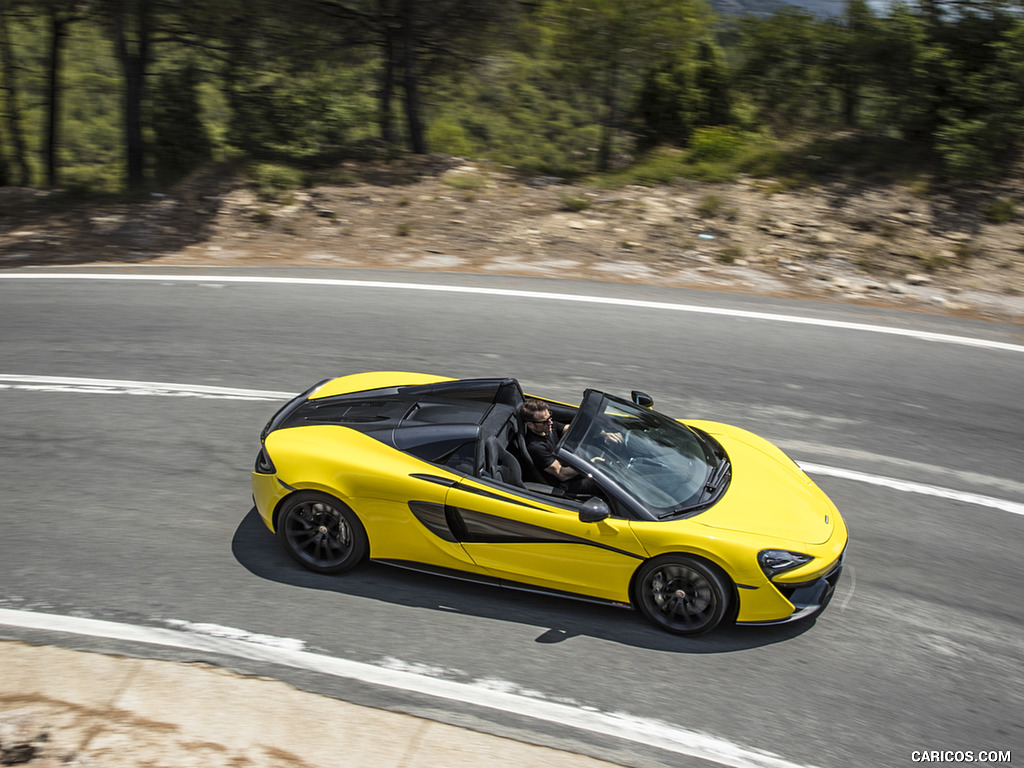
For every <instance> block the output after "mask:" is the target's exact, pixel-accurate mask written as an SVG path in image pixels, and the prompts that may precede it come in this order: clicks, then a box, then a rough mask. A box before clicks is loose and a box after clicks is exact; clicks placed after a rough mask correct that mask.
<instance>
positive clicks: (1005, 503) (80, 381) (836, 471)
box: [0, 374, 1024, 515]
mask: <svg viewBox="0 0 1024 768" xmlns="http://www.w3.org/2000/svg"><path fill="white" fill-rule="evenodd" d="M3 389H15V390H28V391H38V392H72V393H79V394H97V393H98V394H115V395H153V396H159V397H198V398H201V399H218V400H252V401H256V400H259V401H280V400H288V399H291V398H292V397H294V396H295V394H297V393H292V392H274V391H270V390H259V389H235V388H230V387H211V386H204V385H195V384H171V383H166V382H152V381H124V380H119V379H90V378H81V377H65V376H22V375H16V374H0V390H3ZM798 463H799V465H800V467H801V468H802V469H803V470H804V471H805V472H807V473H809V474H818V475H825V476H828V477H837V478H841V479H843V480H853V481H855V482H860V483H867V484H869V485H878V486H882V487H885V488H891V489H893V490H897V491H903V492H906V493H919V494H923V495H925V496H935V497H938V498H943V499H949V500H951V501H960V502H964V503H966V504H974V505H976V506H981V507H989V508H991V509H999V510H1003V511H1004V512H1010V513H1012V514H1015V515H1024V504H1021V503H1018V502H1014V501H1009V500H1007V499H1000V498H996V497H994V496H984V495H981V494H977V493H968V492H966V491H957V490H953V489H952V488H943V487H941V486H937V485H927V484H925V483H915V482H911V481H908V480H900V479H898V478H895V477H884V476H882V475H872V474H869V473H867V472H857V471H855V470H852V469H843V468H841V467H830V466H827V465H824V464H815V463H811V462H806V461H801V462H798Z"/></svg>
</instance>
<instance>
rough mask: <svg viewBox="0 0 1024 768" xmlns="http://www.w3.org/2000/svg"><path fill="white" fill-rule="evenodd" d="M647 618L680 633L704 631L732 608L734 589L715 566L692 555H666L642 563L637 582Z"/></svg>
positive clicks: (639, 606) (638, 600) (638, 599)
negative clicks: (731, 601)
mask: <svg viewBox="0 0 1024 768" xmlns="http://www.w3.org/2000/svg"><path fill="white" fill-rule="evenodd" d="M634 590H635V598H636V606H637V609H638V610H639V611H640V613H642V614H643V615H644V618H646V619H647V620H649V621H651V622H653V623H654V624H657V625H658V626H659V627H661V628H662V629H665V630H668V631H669V632H673V633H675V634H677V635H702V634H704V633H705V632H710V631H711V630H712V629H714V628H715V627H717V626H718V624H719V623H720V622H721V621H722V619H723V618H724V617H725V615H726V612H727V611H728V609H729V596H730V593H731V590H730V589H729V587H728V584H727V580H726V578H725V577H724V576H723V575H722V574H721V572H720V571H719V570H718V569H717V568H715V567H714V566H712V565H710V564H708V563H706V562H704V561H703V560H700V559H698V558H695V557H690V556H688V555H666V556H664V557H659V558H656V559H654V560H651V561H649V562H647V563H645V564H644V565H643V566H641V568H640V571H639V572H638V573H637V576H636V582H635V584H634Z"/></svg>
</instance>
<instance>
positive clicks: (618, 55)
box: [547, 0, 710, 170]
mask: <svg viewBox="0 0 1024 768" xmlns="http://www.w3.org/2000/svg"><path fill="white" fill-rule="evenodd" d="M547 12H548V16H549V22H548V23H549V24H550V25H551V27H552V29H553V32H554V38H555V39H554V43H553V51H554V52H555V55H556V56H557V57H558V58H559V59H560V60H561V61H562V62H563V64H564V66H565V68H566V72H567V73H568V75H569V76H570V77H572V78H573V79H574V80H575V82H577V83H578V84H579V85H580V86H581V87H583V88H585V89H587V90H588V92H590V93H592V94H594V96H595V97H596V98H597V100H598V101H599V103H600V104H601V114H600V118H599V122H600V124H601V127H602V133H601V140H600V144H599V146H598V156H597V166H598V169H600V170H606V169H608V168H609V167H610V165H611V157H612V147H613V144H614V141H615V138H616V135H617V133H618V131H619V129H620V123H621V114H622V104H623V101H624V100H625V98H626V96H627V94H629V93H632V92H634V90H635V88H636V87H637V82H638V80H639V79H640V78H641V77H642V75H643V73H644V72H650V71H652V70H656V68H657V67H658V65H659V64H661V63H663V62H664V61H665V60H666V59H668V58H670V56H671V55H672V54H673V53H674V52H676V51H678V50H679V49H684V50H686V49H691V50H692V46H693V44H694V42H695V41H696V40H699V39H701V38H703V37H705V36H706V33H707V30H708V28H709V26H710V12H709V10H708V9H707V8H706V7H705V6H702V5H700V4H699V3H697V2H690V1H689V0H551V2H550V3H549V4H548V5H547ZM669 67H671V65H669Z"/></svg>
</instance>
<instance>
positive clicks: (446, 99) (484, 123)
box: [427, 53, 600, 176]
mask: <svg viewBox="0 0 1024 768" xmlns="http://www.w3.org/2000/svg"><path fill="white" fill-rule="evenodd" d="M436 104H437V106H435V107H433V108H431V109H430V110H428V113H427V114H428V121H429V124H430V125H432V126H438V128H430V129H428V132H427V138H428V141H429V142H430V145H431V147H433V149H434V150H436V151H438V152H444V153H447V154H454V155H457V156H463V157H464V156H470V157H478V158H484V159H488V160H491V161H493V162H495V163H497V164H499V165H508V166H513V167H516V168H519V169H521V170H523V171H525V172H527V173H541V174H550V175H558V176H576V175H579V174H581V173H584V172H586V171H588V170H590V169H591V168H593V165H594V158H595V152H596V150H595V146H596V144H597V143H598V140H599V135H600V127H599V126H598V125H597V124H596V123H595V121H594V112H595V109H596V105H595V104H594V102H593V101H591V100H590V99H588V98H587V96H586V95H585V94H583V93H581V92H579V91H575V90H572V89H567V88H566V87H565V82H564V81H563V80H562V79H560V78H559V76H558V71H557V68H556V67H555V66H554V65H553V64H552V63H551V62H550V61H547V60H544V59H543V58H539V57H536V56H530V55H526V54H520V53H511V54H509V55H507V56H505V57H503V58H500V59H499V58H494V59H491V60H490V61H488V62H487V64H486V65H485V66H484V67H483V68H482V69H480V70H477V71H475V72H473V73H469V74H466V75H463V76H462V77H460V78H452V79H448V80H444V81H443V82H439V83H438V91H437V100H436Z"/></svg>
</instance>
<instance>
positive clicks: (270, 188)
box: [247, 163, 306, 200]
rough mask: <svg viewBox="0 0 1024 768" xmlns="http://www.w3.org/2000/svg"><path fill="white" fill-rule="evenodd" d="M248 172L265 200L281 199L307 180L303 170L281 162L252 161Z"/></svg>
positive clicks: (252, 182) (257, 191)
mask: <svg viewBox="0 0 1024 768" xmlns="http://www.w3.org/2000/svg"><path fill="white" fill-rule="evenodd" d="M247 173H248V176H249V179H250V183H251V185H252V187H253V189H255V190H256V194H257V195H259V197H260V198H262V199H264V200H279V199H280V198H281V197H282V196H283V195H286V194H287V193H289V192H293V191H294V190H296V189H299V188H300V187H302V186H304V185H305V181H306V177H305V175H304V174H303V173H302V171H299V170H297V169H296V168H292V167H290V166H287V165H281V164H279V163H252V164H250V165H249V167H248V169H247Z"/></svg>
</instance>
